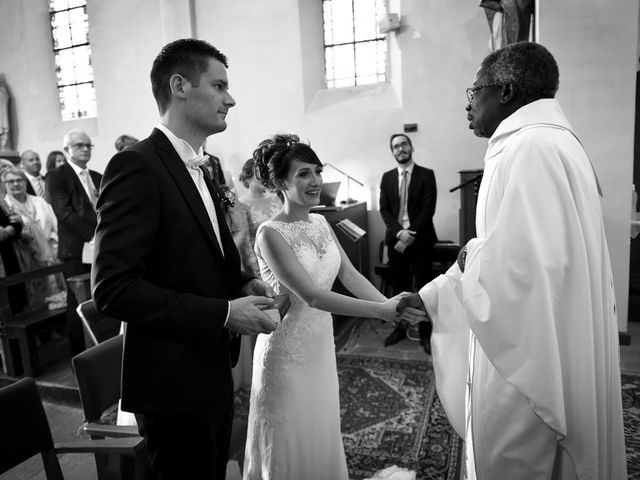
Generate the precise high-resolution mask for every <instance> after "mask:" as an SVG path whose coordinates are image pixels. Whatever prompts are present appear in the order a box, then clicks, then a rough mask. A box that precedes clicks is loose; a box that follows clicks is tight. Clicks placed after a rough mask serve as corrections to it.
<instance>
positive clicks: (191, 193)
mask: <svg viewBox="0 0 640 480" xmlns="http://www.w3.org/2000/svg"><path fill="white" fill-rule="evenodd" d="M150 138H152V139H153V140H154V142H155V144H156V145H157V146H158V156H159V157H160V159H161V160H162V162H163V163H164V165H165V166H166V167H167V170H169V173H170V174H171V176H172V177H173V180H174V181H175V183H176V185H177V187H178V190H180V193H181V194H182V196H183V197H184V200H185V202H186V204H187V206H188V207H189V209H190V210H191V212H192V213H193V216H194V217H195V218H196V221H197V222H198V224H199V225H200V227H201V228H202V230H203V232H204V234H205V236H206V237H207V239H208V240H209V242H210V243H211V246H212V248H213V249H214V250H215V251H216V252H217V254H218V255H219V257H220V259H221V260H222V259H223V258H224V256H223V255H222V250H221V249H220V245H219V244H218V240H217V239H216V234H215V232H214V231H213V225H211V220H210V219H209V214H208V213H207V209H206V208H205V206H204V203H203V202H202V197H201V196H200V192H198V189H197V188H196V186H195V184H194V183H193V180H192V178H191V175H189V172H188V171H187V169H186V167H185V166H184V163H183V162H182V159H181V158H180V156H179V155H178V153H177V152H176V151H175V149H174V148H173V145H171V142H169V139H167V137H166V136H165V135H164V134H163V133H162V132H160V131H159V130H156V129H154V131H153V132H152V134H151V136H150ZM216 203H217V201H216V199H215V198H214V199H213V204H214V205H215V204H216ZM217 211H218V206H217V205H216V213H217ZM219 218H220V216H219V215H218V219H219ZM218 222H219V224H220V220H218ZM223 222H224V219H223ZM221 230H222V229H221Z"/></svg>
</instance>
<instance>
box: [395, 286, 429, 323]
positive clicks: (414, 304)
mask: <svg viewBox="0 0 640 480" xmlns="http://www.w3.org/2000/svg"><path fill="white" fill-rule="evenodd" d="M393 299H394V300H396V299H397V300H398V304H397V310H396V311H397V313H398V316H399V318H398V320H404V321H406V322H408V323H410V324H411V325H415V324H416V323H420V322H430V321H431V319H430V318H429V315H428V314H427V312H426V309H425V307H424V304H423V303H422V299H421V298H420V295H418V294H417V293H410V292H402V293H399V294H398V295H396V296H394V297H393Z"/></svg>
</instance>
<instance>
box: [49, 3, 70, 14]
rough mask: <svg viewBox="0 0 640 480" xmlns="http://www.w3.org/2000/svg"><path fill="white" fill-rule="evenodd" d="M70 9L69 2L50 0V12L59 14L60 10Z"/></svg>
mask: <svg viewBox="0 0 640 480" xmlns="http://www.w3.org/2000/svg"><path fill="white" fill-rule="evenodd" d="M67 8H69V2H68V1H67V0H49V11H50V12H57V11H58V10H66V9H67Z"/></svg>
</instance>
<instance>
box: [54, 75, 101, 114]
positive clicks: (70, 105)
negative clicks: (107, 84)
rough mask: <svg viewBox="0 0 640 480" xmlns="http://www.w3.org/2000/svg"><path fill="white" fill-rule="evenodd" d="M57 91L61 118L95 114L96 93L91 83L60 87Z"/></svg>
mask: <svg viewBox="0 0 640 480" xmlns="http://www.w3.org/2000/svg"><path fill="white" fill-rule="evenodd" d="M59 92H60V111H61V113H62V120H74V119H77V118H84V117H95V116H96V113H97V112H96V95H95V89H94V88H93V84H92V83H84V84H81V85H70V86H68V87H62V88H60V89H59Z"/></svg>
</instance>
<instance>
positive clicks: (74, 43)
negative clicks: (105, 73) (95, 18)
mask: <svg viewBox="0 0 640 480" xmlns="http://www.w3.org/2000/svg"><path fill="white" fill-rule="evenodd" d="M49 15H50V17H51V33H52V36H53V52H54V56H55V63H56V76H57V79H58V97H59V100H60V112H61V114H62V120H75V119H78V118H85V117H95V116H96V115H97V109H96V92H95V88H94V85H93V68H92V66H91V46H90V45H89V20H88V17H87V2H86V0H49Z"/></svg>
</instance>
